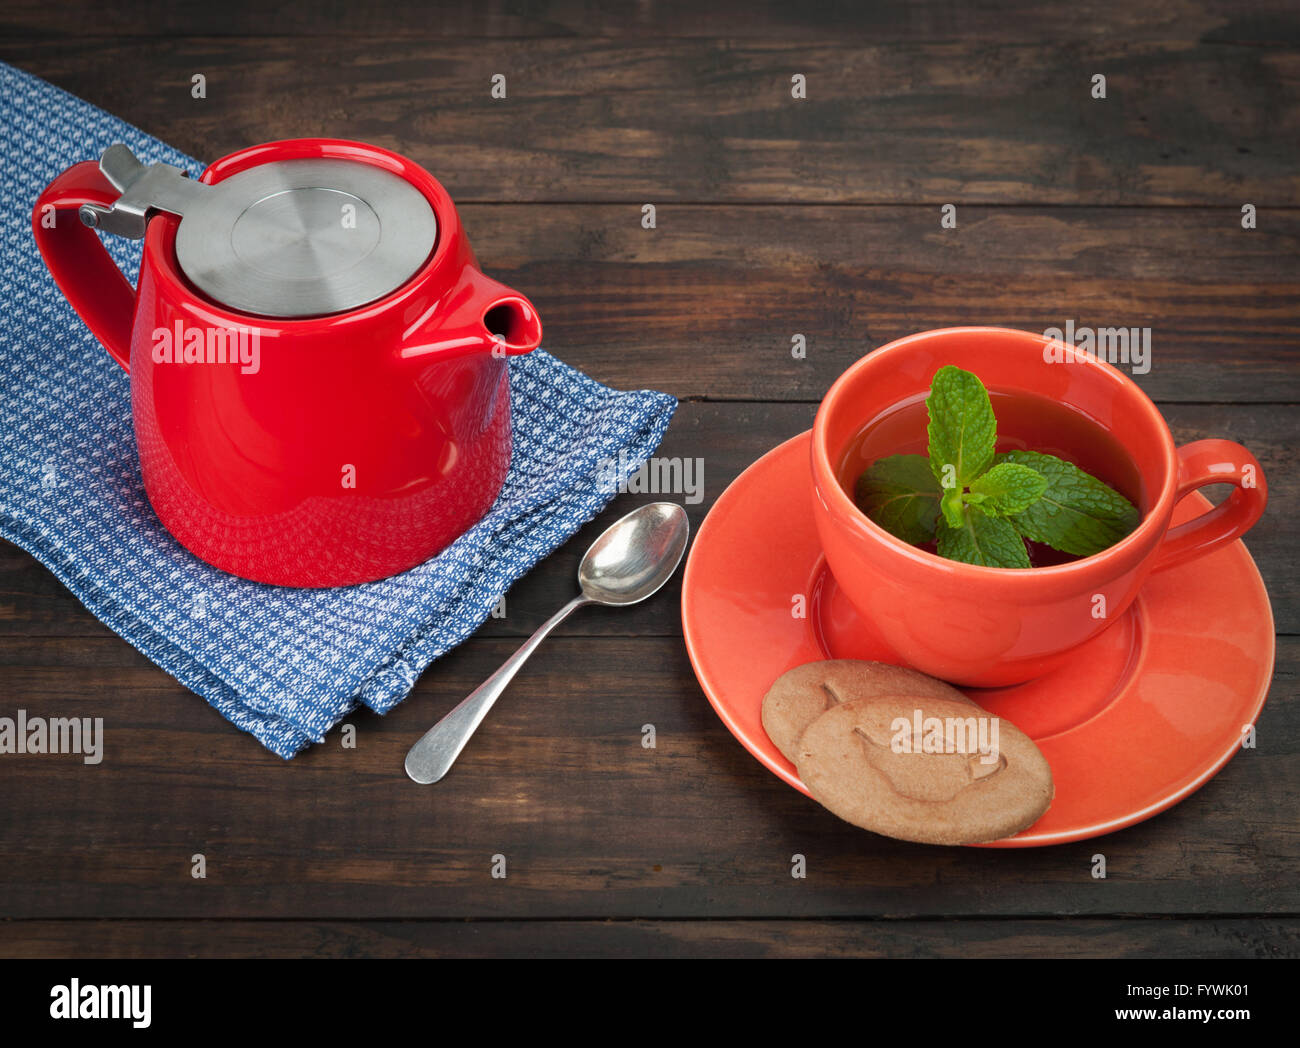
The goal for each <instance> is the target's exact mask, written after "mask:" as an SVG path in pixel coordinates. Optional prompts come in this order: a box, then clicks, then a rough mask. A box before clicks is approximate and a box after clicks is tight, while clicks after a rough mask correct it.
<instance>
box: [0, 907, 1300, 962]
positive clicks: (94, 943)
mask: <svg viewBox="0 0 1300 1048" xmlns="http://www.w3.org/2000/svg"><path fill="white" fill-rule="evenodd" d="M0 955H3V956H6V957H25V958H38V959H39V958H64V957H67V958H76V959H78V960H94V959H98V958H114V959H117V958H137V957H138V958H182V957H259V958H293V957H304V956H306V957H337V958H345V959H346V958H356V957H405V958H414V957H528V958H560V957H600V958H606V957H608V958H625V957H771V958H781V957H788V958H798V957H918V958H933V957H958V958H964V959H967V960H975V959H984V960H991V959H995V958H1003V957H1034V958H1038V957H1041V958H1044V959H1046V958H1059V957H1075V958H1118V957H1124V958H1138V957H1149V958H1159V959H1168V958H1171V957H1197V958H1240V959H1243V960H1245V959H1252V960H1255V959H1260V958H1294V957H1297V956H1300V922H1298V921H1297V920H1296V919H1295V918H1284V917H1278V918H1250V919H1232V918H1208V919H1200V920H1185V921H1175V920H1150V919H1141V918H1126V919H1114V920H1095V919H1086V918H1085V919H1077V920H1060V919H1043V920H1005V921H983V920H978V919H967V920H960V921H953V920H949V921H906V920H882V921H815V922H813V921H782V920H771V921H745V920H728V921H707V920H699V921H670V920H632V921H597V920H592V921H487V922H484V921H445V922H444V921H237V920H224V921H4V922H0Z"/></svg>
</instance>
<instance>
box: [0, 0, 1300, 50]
mask: <svg viewBox="0 0 1300 1048" xmlns="http://www.w3.org/2000/svg"><path fill="white" fill-rule="evenodd" d="M1063 16H1068V24H1069V30H1070V33H1071V35H1072V36H1074V37H1076V38H1079V39H1085V40H1087V39H1097V40H1103V39H1115V38H1117V39H1124V40H1134V39H1149V40H1166V41H1167V40H1207V41H1212V42H1215V43H1249V44H1253V45H1256V46H1277V45H1280V44H1286V43H1296V42H1297V41H1300V28H1297V21H1298V19H1297V15H1296V11H1295V6H1294V5H1293V4H1291V3H1289V2H1288V0H1262V2H1261V0H1255V2H1253V3H1251V4H1249V5H1245V4H1242V3H1240V2H1238V0H1172V2H1170V0H1166V2H1164V3H1160V4H1123V3H1116V2H1114V0H1077V2H1075V3H1071V4H1070V5H1068V8H1063V6H1062V5H1059V4H1053V3H1042V2H1035V0H997V2H996V3H982V4H963V3H953V2H951V0H889V2H873V3H869V4H864V3H861V2H860V0H821V2H818V3H816V4H802V5H798V4H790V3H788V2H787V0H747V2H746V3H744V5H743V6H738V5H735V4H728V3H716V2H715V3H700V2H698V0H640V2H638V3H636V4H634V5H633V4H611V3H608V2H607V0H527V2H520V0H459V2H445V0H444V2H441V3H438V4H437V5H436V7H435V6H434V5H430V4H428V3H427V2H424V0H394V2H390V3H384V4H349V3H346V2H340V0H325V2H321V0H284V2H281V3H277V4H265V3H259V2H255V0H226V2H225V3H223V4H221V5H219V6H214V5H212V4H209V3H205V2H203V0H170V2H169V0H125V2H121V0H120V2H118V3H114V4H111V5H104V4H101V3H98V2H96V0H66V2H64V3H60V4H59V5H58V9H57V16H56V17H52V9H51V7H50V5H49V4H42V3H40V2H39V0H8V2H6V4H5V10H4V11H3V13H0V29H3V30H4V32H5V34H6V35H10V34H11V35H14V36H22V35H32V36H37V37H50V36H89V35H94V36H153V37H163V38H170V37H175V36H217V35H228V36H283V35H289V36H308V37H318V36H327V35H349V36H358V35H366V34H372V35H373V34H385V35H407V36H423V37H439V38H452V39H455V38H461V37H493V38H501V37H614V38H633V39H635V38H643V37H646V36H666V37H711V38H723V39H760V40H761V39H775V40H792V39H794V40H840V39H846V38H847V39H854V40H871V41H875V42H884V41H888V42H894V41H899V40H910V39H923V40H955V41H961V42H964V43H974V42H984V41H991V42H1004V41H1032V42H1048V43H1050V42H1052V41H1055V40H1059V39H1060V37H1061V35H1062V25H1063V21H1066V20H1067V19H1066V18H1063Z"/></svg>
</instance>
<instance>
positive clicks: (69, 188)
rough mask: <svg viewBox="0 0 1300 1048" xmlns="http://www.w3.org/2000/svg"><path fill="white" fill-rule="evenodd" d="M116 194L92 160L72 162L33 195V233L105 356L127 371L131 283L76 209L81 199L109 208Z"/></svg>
mask: <svg viewBox="0 0 1300 1048" xmlns="http://www.w3.org/2000/svg"><path fill="white" fill-rule="evenodd" d="M119 196H121V193H119V192H118V190H116V189H115V188H113V186H112V184H110V183H109V181H108V179H107V178H105V177H104V175H103V174H102V173H101V172H100V170H99V165H98V164H97V163H95V161H93V160H87V161H85V162H84V163H80V164H75V165H73V166H72V167H70V168H68V170H66V171H65V172H63V174H61V175H59V177H58V178H56V179H55V180H54V181H53V182H51V183H50V184H49V185H48V186H46V187H45V191H44V192H43V193H41V195H40V197H39V198H38V199H37V201H36V206H35V207H34V208H33V209H32V233H33V234H34V235H35V237H36V246H37V247H38V248H39V249H40V252H41V257H42V258H44V259H45V264H46V266H48V267H49V270H50V273H51V274H52V275H53V277H54V282H55V283H56V284H58V285H59V290H61V291H62V292H63V294H64V295H65V296H67V299H68V301H69V302H71V303H72V308H73V309H75V310H76V311H77V313H78V314H79V315H80V316H81V319H82V320H84V321H85V322H86V326H87V327H88V328H90V330H91V332H92V333H93V334H94V336H95V337H96V338H97V339H99V341H100V343H101V344H102V345H103V347H104V348H105V349H106V350H108V353H109V355H110V356H111V357H112V358H113V359H114V360H116V361H117V362H118V363H119V364H121V365H122V368H123V370H125V371H128V372H129V371H130V370H131V324H132V321H133V319H134V316H135V297H136V296H135V288H133V287H132V286H131V282H130V281H129V280H127V279H126V277H125V276H123V274H122V271H121V270H120V269H118V268H117V264H116V263H115V262H114V261H113V260H112V258H111V257H109V254H108V252H107V251H106V250H105V249H104V245H103V244H101V243H100V241H99V236H98V234H96V233H95V231H94V230H93V229H90V228H89V227H87V226H86V225H84V224H83V223H82V221H81V219H80V217H79V216H78V214H77V211H78V209H79V208H80V207H81V206H82V205H83V204H96V205H99V206H100V207H109V206H111V205H112V204H113V202H114V201H115V200H117V198H118V197H119Z"/></svg>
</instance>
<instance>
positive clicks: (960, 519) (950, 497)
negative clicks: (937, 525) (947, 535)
mask: <svg viewBox="0 0 1300 1048" xmlns="http://www.w3.org/2000/svg"><path fill="white" fill-rule="evenodd" d="M939 505H940V508H941V509H942V510H943V519H944V520H945V521H947V523H948V527H950V528H960V527H961V526H962V524H963V523H964V522H965V520H966V518H965V516H964V515H963V514H962V493H961V488H949V489H948V490H947V491H945V492H944V493H943V501H942V502H940V504H939Z"/></svg>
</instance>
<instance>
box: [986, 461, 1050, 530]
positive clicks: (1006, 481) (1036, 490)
mask: <svg viewBox="0 0 1300 1048" xmlns="http://www.w3.org/2000/svg"><path fill="white" fill-rule="evenodd" d="M1046 490H1047V478H1046V477H1044V476H1043V475H1042V474H1041V473H1039V472H1038V471H1037V470H1036V469H1030V468H1029V467H1028V466H1022V465H1019V464H1018V463H1015V462H999V463H998V464H997V465H996V466H994V467H993V468H992V469H991V470H989V471H988V472H987V473H985V474H984V475H983V476H980V477H976V478H975V479H974V480H972V481H971V484H970V493H969V494H968V495H967V496H966V501H967V502H969V503H971V504H972V505H976V506H979V508H980V509H982V510H983V511H984V512H985V513H987V514H988V515H989V516H990V517H1009V516H1012V515H1013V514H1016V513H1022V512H1024V511H1025V510H1026V509H1028V508H1029V507H1030V506H1032V505H1033V504H1034V503H1035V502H1037V501H1038V500H1039V498H1040V497H1041V496H1042V494H1043V492H1044V491H1046Z"/></svg>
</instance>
